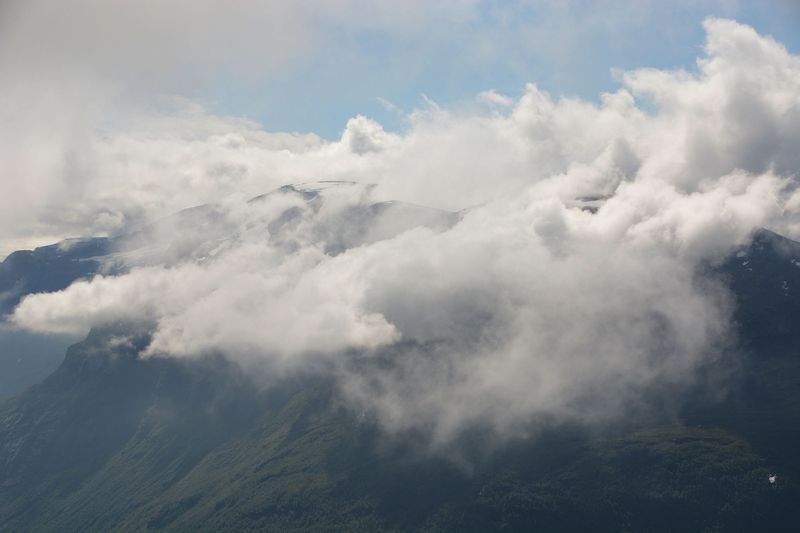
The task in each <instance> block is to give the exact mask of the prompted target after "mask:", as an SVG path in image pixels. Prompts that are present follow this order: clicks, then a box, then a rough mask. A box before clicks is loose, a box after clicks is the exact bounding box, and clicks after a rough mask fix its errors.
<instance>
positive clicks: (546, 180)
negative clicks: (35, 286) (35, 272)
mask: <svg viewBox="0 0 800 533" xmlns="http://www.w3.org/2000/svg"><path fill="white" fill-rule="evenodd" d="M663 4H664V3H658V2H611V1H610V2H600V3H595V2H591V3H589V2H567V1H564V2H509V3H503V4H499V7H498V6H494V5H492V4H489V3H483V2H466V1H450V2H437V3H435V5H434V7H431V6H430V3H422V2H420V3H415V2H408V1H405V2H385V3H366V2H360V1H355V0H341V1H337V2H332V1H328V2H320V3H311V2H296V3H295V2H293V3H287V2H279V1H276V2H270V1H264V2H259V3H253V2H247V1H244V0H241V1H236V0H234V1H230V2H226V3H225V4H224V6H223V4H221V3H214V2H203V1H199V2H198V1H192V2H190V1H188V0H174V1H172V2H155V1H140V2H114V3H111V2H105V1H100V0H79V1H76V2H72V3H69V4H66V3H62V2H45V1H36V0H33V1H27V2H6V3H4V4H3V7H2V9H3V11H4V12H3V16H2V17H0V118H2V120H0V166H1V167H2V172H3V175H2V181H0V251H4V252H5V253H8V252H10V251H11V250H14V249H17V248H23V247H31V246H35V245H37V244H44V243H49V242H56V241H58V240H60V239H62V238H65V237H75V236H86V235H111V236H114V235H133V236H134V237H135V238H133V237H128V238H122V239H121V240H120V241H119V242H118V246H119V248H118V249H117V250H116V254H115V255H114V256H113V257H111V258H109V259H108V261H110V263H109V264H108V267H109V268H108V269H106V270H103V271H102V272H101V274H100V275H98V276H96V277H94V278H92V279H87V280H79V281H76V282H75V283H74V284H72V285H71V286H70V287H68V288H66V289H64V290H62V291H57V292H54V293H42V294H34V295H30V296H28V297H26V298H24V299H23V300H22V301H21V303H20V304H19V306H18V307H17V308H16V309H15V310H14V312H13V313H12V314H11V316H10V317H9V321H10V323H11V324H12V325H13V326H14V327H17V328H20V329H24V330H27V331H30V332H35V333H41V334H52V333H64V334H71V335H78V336H80V335H84V334H86V332H88V331H89V329H90V328H92V327H97V326H102V325H104V324H107V323H109V322H119V321H121V322H130V323H135V324H145V325H147V327H148V328H150V333H151V335H152V341H151V343H150V345H149V346H148V348H147V349H146V350H145V352H144V353H143V354H142V357H184V358H194V357H202V356H204V355H208V354H222V355H224V356H225V357H229V358H230V359H231V360H233V361H235V362H237V363H240V364H241V365H243V366H245V367H247V368H248V369H251V370H253V372H252V373H251V374H252V375H253V376H254V377H255V376H258V379H264V380H265V383H266V384H268V383H269V382H272V381H274V380H275V379H283V378H285V377H287V376H297V375H306V374H309V373H311V374H320V373H321V374H324V375H326V376H330V377H331V378H332V379H333V380H334V381H335V383H336V384H337V385H338V389H339V391H340V392H341V395H342V398H343V399H344V400H345V404H346V405H349V406H351V407H352V408H353V409H355V410H356V411H357V412H360V411H364V410H366V411H368V412H370V413H372V414H373V415H374V416H375V417H376V419H377V420H378V422H379V423H380V424H381V426H382V427H384V428H385V429H386V431H387V432H390V433H391V432H404V431H422V433H423V434H425V435H427V436H428V438H429V440H430V442H431V445H432V446H433V447H438V446H442V445H446V444H447V443H448V442H451V441H453V440H454V439H457V438H458V436H459V435H461V434H463V432H464V431H467V430H469V429H471V428H474V427H475V426H481V427H486V428H489V429H490V430H491V431H493V432H494V434H496V435H497V436H498V438H499V439H503V438H510V437H513V436H514V435H516V434H518V433H519V432H520V431H525V430H527V429H529V428H530V427H531V424H533V423H535V421H537V420H553V419H563V420H569V421H578V422H588V423H591V422H597V421H606V420H609V419H615V418H618V417H620V416H625V415H626V414H627V413H629V410H630V409H631V406H637V407H640V406H641V405H642V400H643V398H644V397H645V396H646V393H647V391H652V390H661V391H668V392H669V394H670V395H671V397H675V398H679V397H680V394H679V392H680V391H681V390H685V388H686V387H689V386H690V385H691V384H692V383H693V382H694V381H695V380H696V379H697V378H698V375H699V374H700V373H701V372H700V369H702V368H705V367H707V366H708V365H709V364H710V363H715V362H717V361H720V360H723V359H724V358H725V357H731V356H732V355H735V353H736V350H735V349H734V350H732V349H729V348H730V346H729V342H730V339H732V338H735V335H733V334H732V328H734V327H735V325H734V324H733V323H732V322H731V316H732V312H733V309H734V307H733V306H734V303H733V300H732V296H731V295H730V294H729V293H728V291H727V289H726V288H725V287H724V285H723V284H722V283H721V282H720V280H718V279H715V278H714V277H713V276H712V275H711V272H712V271H710V270H709V269H708V268H707V267H708V265H712V266H713V265H716V264H718V263H719V262H720V261H722V260H723V259H724V258H726V257H728V256H730V255H731V254H733V253H735V252H736V251H737V250H739V249H740V247H742V246H746V245H747V243H748V242H749V240H750V239H751V237H752V235H753V234H754V232H755V231H757V230H758V229H759V228H764V227H765V228H769V229H772V230H774V231H777V232H779V233H781V234H783V235H786V236H789V237H791V238H795V239H798V238H800V188H798V181H797V178H798V169H800V56H798V48H797V39H798V37H797V33H798V32H796V31H792V30H793V28H796V27H797V24H796V22H797V17H798V8H797V7H795V4H794V3H792V2H769V3H763V4H759V3H756V2H752V3H746V4H744V3H741V4H740V3H737V2H730V1H729V2H721V3H715V2H693V3H680V2H676V3H670V7H669V8H666V7H664V5H663ZM767 6H768V7H767ZM331 181H339V182H341V183H339V184H338V185H336V184H331V183H330V182H331ZM320 182H324V183H320ZM287 184H295V185H296V187H295V188H294V189H285V188H284V189H279V188H280V187H282V186H284V185H287ZM270 191H273V192H272V193H271V194H267V195H266V196H261V197H260V200H257V201H250V200H251V199H252V198H254V197H256V196H259V195H263V194H264V193H270ZM302 191H306V194H303V192H302ZM313 191H316V192H313ZM311 192H313V194H312V196H313V195H314V194H315V195H316V196H314V198H315V199H314V200H309V196H308V194H311ZM589 197H592V198H595V199H598V198H602V199H603V200H602V201H600V200H594V201H595V202H599V203H597V204H595V205H594V207H595V208H596V210H595V212H592V211H590V210H586V209H582V207H586V205H584V204H582V202H584V201H585V199H586V198H589ZM387 202H388V203H387ZM198 205H206V208H205V209H204V210H200V211H192V212H189V213H188V214H187V213H185V212H184V213H183V214H180V215H177V216H175V214H176V213H178V212H180V211H181V210H182V209H185V208H188V207H193V206H198ZM142 228H144V230H143V229H142ZM133 230H141V231H138V232H135V233H130V232H132V231H133ZM63 246H69V243H65V244H63ZM113 342H115V343H120V342H126V340H125V339H124V338H119V339H114V341H113ZM110 349H111V348H110Z"/></svg>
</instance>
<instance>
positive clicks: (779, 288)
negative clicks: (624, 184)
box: [0, 232, 800, 531]
mask: <svg viewBox="0 0 800 533" xmlns="http://www.w3.org/2000/svg"><path fill="white" fill-rule="evenodd" d="M798 250H800V245H798V244H797V243H793V242H791V241H788V240H786V239H783V238H782V237H779V236H777V235H774V234H770V233H767V232H762V233H759V234H758V235H757V236H756V238H755V239H754V241H753V244H752V245H751V246H750V247H747V248H745V249H743V250H741V251H739V252H738V253H737V254H735V255H734V256H732V257H731V258H730V259H729V260H728V261H727V262H726V263H725V264H724V265H722V266H721V267H719V271H720V272H721V273H722V275H723V276H724V277H725V278H724V279H726V280H727V281H728V283H729V284H730V287H731V288H732V290H733V291H734V294H735V295H736V297H737V300H738V304H739V307H738V309H739V311H738V312H737V321H738V323H739V334H740V336H741V338H742V341H743V343H744V345H745V346H746V347H747V349H746V350H745V352H744V353H743V354H742V355H741V357H740V361H741V368H740V369H739V371H737V372H736V373H734V375H732V376H731V377H730V392H729V394H727V395H726V396H725V398H724V399H722V400H719V401H718V400H714V399H708V398H707V397H706V395H705V394H703V391H702V390H698V391H697V394H696V397H694V396H690V397H687V398H686V401H685V402H683V403H682V405H683V408H682V414H681V415H680V416H678V417H677V418H674V417H652V418H649V419H647V420H630V421H627V422H625V423H621V424H617V425H615V426H614V427H612V428H606V429H604V430H603V431H597V430H586V429H585V428H579V427H575V426H568V425H563V424H560V425H551V426H547V427H544V428H543V429H542V428H540V431H539V432H537V433H536V435H535V436H533V437H531V438H526V439H517V440H514V441H512V442H510V443H507V444H504V445H501V446H494V447H490V448H487V447H486V446H484V443H485V441H484V440H483V436H482V435H481V434H480V433H475V434H472V435H469V436H465V437H464V438H463V439H462V440H461V441H460V442H458V443H456V444H454V445H452V446H451V447H450V448H447V449H444V450H436V451H434V452H430V451H429V450H426V449H425V448H424V447H423V446H422V443H421V441H420V440H419V439H417V438H416V437H415V436H414V435H410V434H409V435H400V436H395V437H387V436H385V435H383V434H382V433H381V431H380V430H379V429H378V428H377V426H376V425H375V423H374V421H372V420H370V419H368V418H367V419H364V418H363V417H361V416H359V415H358V413H353V412H351V411H349V410H347V409H346V408H344V406H343V405H342V403H341V402H340V401H339V399H338V394H337V391H336V389H335V387H334V386H333V384H332V383H330V382H327V381H325V380H322V379H316V378H310V377H309V378H297V379H295V380H290V381H285V382H282V384H281V385H280V386H278V387H270V388H267V389H262V388H259V387H257V386H256V385H255V384H254V383H253V382H252V381H251V380H249V379H247V377H246V376H245V375H243V374H242V372H241V370H239V369H238V368H237V367H235V366H233V365H231V364H229V363H226V362H225V361H224V360H223V359H221V358H220V359H218V358H207V359H204V360H202V361H196V360H191V361H182V360H174V359H160V358H147V359H142V358H140V357H138V355H137V354H138V351H139V350H140V349H141V348H142V347H143V346H145V345H146V343H147V334H146V333H135V332H136V331H137V329H136V328H133V326H131V325H124V326H123V325H117V326H115V327H113V328H106V329H100V330H95V331H93V332H92V333H91V334H90V335H89V337H88V338H87V339H86V340H84V341H82V342H81V343H78V344H76V345H74V346H72V347H71V348H70V349H69V351H68V353H67V356H66V358H65V360H64V362H63V363H62V364H61V366H60V367H59V368H58V370H57V371H56V372H55V373H54V374H53V375H51V376H50V377H49V378H48V379H47V380H45V381H44V382H43V383H42V384H41V385H38V386H36V387H33V388H32V389H30V390H29V391H27V392H26V393H25V394H23V395H21V396H19V397H17V398H14V399H12V400H9V401H6V402H5V403H4V404H2V407H0V530H3V531H34V530H45V531H64V530H93V531H110V530H119V531H130V530H144V529H168V530H183V531H199V530H204V531H221V530H231V531H233V530H236V531H247V530H267V531H292V530H295V531H310V530H320V531H323V530H324V531H330V530H353V531H358V530H361V531H376V530H385V531H406V530H415V531H465V530H474V531H485V530H507V531H518V530H531V529H543V530H553V529H559V530H575V531H578V530H586V529H592V530H597V531H623V530H628V531H675V530H681V531H686V530H694V531H701V530H702V531H717V530H723V531H740V530H741V531H745V530H754V529H758V530H787V531H788V530H793V529H794V527H793V523H794V518H793V516H794V515H793V510H792V508H793V507H792V506H793V502H796V501H797V497H798V496H800V493H798V485H797V480H798V479H800V461H798V459H797V457H796V453H795V450H796V449H797V447H798V446H799V445H800V432H799V431H798V430H797V428H798V427H800V405H798V402H799V401H800V360H798V359H797V348H796V347H797V346H798V344H797V342H798V339H797V333H796V331H795V330H794V329H793V328H791V327H790V325H791V323H792V322H793V320H794V319H795V317H797V316H798V315H797V314H796V313H797V310H798V309H800V292H795V291H794V288H795V287H797V288H798V289H800V277H798V276H799V274H798V273H800V268H798V267H797V266H796V261H797V260H798V259H800V253H799V252H798ZM787 287H788V288H787ZM767 327H772V328H773V329H770V330H769V331H767V332H765V329H764V328H767ZM123 336H124V338H127V339H128V342H124V343H120V342H115V343H114V344H115V346H116V347H115V348H114V349H113V350H110V349H109V348H108V346H109V342H108V341H109V339H119V338H122V337H123ZM487 450H491V451H488V452H487ZM770 473H777V474H778V481H777V483H776V484H774V485H770V483H769V482H768V480H767V477H768V474H770Z"/></svg>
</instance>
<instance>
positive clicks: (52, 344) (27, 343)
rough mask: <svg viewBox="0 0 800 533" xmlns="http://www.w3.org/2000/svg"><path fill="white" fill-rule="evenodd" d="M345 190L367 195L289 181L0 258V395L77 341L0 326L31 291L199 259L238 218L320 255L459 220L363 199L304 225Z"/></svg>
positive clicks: (259, 234) (233, 235) (232, 236)
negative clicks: (235, 203)
mask: <svg viewBox="0 0 800 533" xmlns="http://www.w3.org/2000/svg"><path fill="white" fill-rule="evenodd" d="M348 188H357V189H359V190H360V189H365V190H364V191H363V192H364V193H366V192H367V190H366V189H368V187H366V188H365V187H364V186H361V185H358V184H355V183H350V182H319V183H310V184H304V185H286V186H284V187H281V188H279V189H277V190H275V191H271V192H269V193H267V194H262V195H260V196H256V197H254V198H252V199H250V200H249V201H248V202H246V205H245V206H239V207H238V210H226V209H225V208H223V207H221V206H216V205H201V206H196V207H192V208H189V209H184V210H182V211H180V212H178V213H176V214H174V215H172V216H170V217H166V218H164V219H161V220H159V221H157V222H155V223H152V224H149V225H146V226H143V227H140V228H136V229H134V230H131V231H128V232H124V233H120V234H118V235H114V236H112V237H97V238H87V239H67V240H65V241H62V242H59V243H56V244H52V245H49V246H42V247H39V248H36V249H34V250H21V251H17V252H14V253H12V254H11V255H9V256H8V257H6V259H5V260H4V261H2V262H0V400H2V399H4V398H8V397H10V396H12V395H14V394H17V393H19V392H21V391H23V390H25V388H27V387H29V386H30V385H33V384H34V383H38V382H40V381H41V380H42V379H44V378H45V377H47V375H48V374H49V373H50V372H52V371H53V370H55V369H56V367H57V366H58V364H59V363H60V361H61V360H62V358H63V353H64V350H66V348H67V347H68V346H69V345H70V344H72V343H74V342H77V341H78V340H79V339H77V338H75V337H74V336H71V335H50V336H46V337H43V336H40V335H30V334H26V333H25V332H21V331H14V330H12V329H10V328H8V327H4V322H5V319H6V317H7V316H8V315H10V314H11V313H12V312H13V310H14V308H15V307H16V306H17V305H18V304H19V302H20V301H21V300H22V299H23V298H24V297H25V296H27V295H29V294H36V293H42V292H54V291H59V290H62V289H65V288H67V287H68V286H69V285H71V284H72V283H73V282H75V281H78V280H86V279H91V278H92V277H94V276H95V275H117V274H121V273H124V272H126V271H128V270H130V269H131V268H136V267H141V266H147V265H153V264H159V265H164V264H172V263H177V262H180V261H182V260H186V259H187V258H192V259H196V260H203V259H204V258H205V257H207V255H208V254H209V253H210V252H211V251H213V250H214V248H215V247H217V246H221V245H222V246H224V245H225V244H226V243H230V242H235V241H236V240H237V239H241V238H243V237H246V236H243V235H242V234H241V233H242V227H243V225H242V221H241V218H244V219H245V221H246V223H245V224H244V227H245V228H246V231H247V232H249V233H252V234H255V238H266V239H268V240H270V241H271V242H272V243H273V244H276V245H280V246H284V247H287V248H291V247H292V246H294V243H293V239H294V238H295V233H296V232H297V226H298V225H300V226H301V227H303V229H304V230H307V231H308V232H309V233H310V235H309V236H305V235H304V237H306V238H310V239H314V240H317V241H320V242H322V243H324V247H325V252H326V253H328V254H331V255H335V254H337V253H341V252H342V251H344V250H346V249H347V248H351V247H354V246H358V245H360V244H365V243H371V242H375V241H378V240H381V239H385V238H388V237H391V236H394V235H397V234H398V233H401V232H403V231H405V230H408V229H411V228H414V227H418V226H426V227H430V228H434V229H437V228H438V229H444V228H446V227H449V226H450V225H452V224H453V223H455V221H456V220H457V218H458V215H457V214H456V213H451V212H447V211H442V210H439V209H433V208H428V207H424V206H419V205H415V204H409V203H404V202H388V201H383V202H378V201H375V202H370V201H367V202H363V203H356V204H354V205H351V206H348V207H346V208H344V209H340V210H338V211H337V212H336V214H335V216H333V217H328V218H325V220H324V223H319V222H317V223H312V224H311V225H310V227H308V228H306V227H304V226H305V225H308V220H309V219H310V220H312V221H313V220H314V217H315V216H316V215H317V214H318V213H319V212H320V210H321V208H322V206H323V204H324V202H325V201H326V198H325V197H324V195H325V194H326V193H330V191H337V190H340V189H348ZM278 197H280V198H278ZM276 198H278V200H279V201H283V202H284V203H285V202H287V201H288V202H294V203H293V205H292V206H291V207H288V208H285V209H283V208H280V209H279V210H278V212H277V213H275V212H274V211H273V210H272V209H269V207H271V206H269V205H266V204H269V202H270V201H271V200H275V199H276ZM301 222H304V223H305V224H300V223H301Z"/></svg>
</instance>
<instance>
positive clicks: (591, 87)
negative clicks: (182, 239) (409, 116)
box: [193, 1, 800, 138]
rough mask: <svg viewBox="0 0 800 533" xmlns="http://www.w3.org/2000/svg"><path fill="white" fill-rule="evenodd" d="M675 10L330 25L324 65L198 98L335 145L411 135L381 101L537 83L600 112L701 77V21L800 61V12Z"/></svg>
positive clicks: (496, 13)
mask: <svg viewBox="0 0 800 533" xmlns="http://www.w3.org/2000/svg"><path fill="white" fill-rule="evenodd" d="M666 4H669V5H668V6H667V7H665V6H663V5H662V6H659V5H657V3H651V2H633V3H624V2H622V3H620V2H599V3H598V2H582V1H579V2H550V3H538V2H533V3H528V2H501V3H493V2H479V3H478V5H477V6H476V7H475V8H474V9H473V10H472V11H471V12H470V17H469V18H467V19H466V20H464V18H459V20H456V21H451V20H448V15H447V13H446V10H442V12H438V13H436V14H434V15H432V16H431V18H432V20H431V21H429V26H428V27H426V31H422V30H421V31H419V32H416V31H413V30H412V31H407V30H405V31H393V29H392V28H391V27H390V28H388V29H387V27H386V26H385V25H383V26H378V27H374V26H370V25H366V24H365V25H355V26H351V25H348V24H347V23H341V21H338V22H336V23H331V22H330V21H326V22H323V23H321V27H320V28H318V31H320V32H322V33H323V34H324V38H323V39H322V42H323V45H322V47H321V49H318V50H316V51H315V52H314V53H312V54H309V55H306V56H303V57H300V58H297V59H294V60H292V61H291V62H290V63H289V64H287V65H285V66H283V67H281V68H279V69H277V70H275V71H272V72H271V73H270V75H269V76H265V77H259V76H258V75H257V74H256V75H254V76H252V77H248V78H247V79H243V78H242V77H240V76H237V75H231V76H225V77H222V78H216V79H215V80H214V81H213V82H212V83H210V84H208V85H201V86H199V87H198V88H195V89H194V92H193V96H195V97H198V98H200V99H202V100H204V101H206V102H209V103H210V105H211V107H212V109H214V110H215V111H217V112H219V113H224V114H231V115H237V116H238V115H242V116H246V117H248V118H251V119H254V120H256V121H258V122H260V123H262V124H263V125H264V127H265V128H266V129H267V130H270V131H278V130H280V131H302V132H305V131H312V132H315V133H318V134H320V135H321V136H323V137H326V138H336V137H338V136H339V135H340V133H341V131H342V129H343V128H344V125H345V123H346V121H347V119H348V118H350V117H352V116H355V115H356V114H365V115H367V116H370V117H372V118H375V119H376V120H378V121H380V122H381V123H382V124H383V125H384V127H386V128H387V129H389V130H402V129H403V127H404V122H403V119H402V114H401V113H398V112H394V111H392V110H389V109H387V108H386V106H385V105H382V104H381V103H380V102H379V101H378V98H383V99H385V100H387V101H389V102H391V103H393V104H394V105H396V106H397V107H398V108H400V109H401V110H403V111H406V112H408V111H410V110H412V109H413V108H415V107H420V106H422V105H424V103H423V95H425V96H427V97H428V98H430V99H431V100H433V101H435V102H437V103H439V104H442V105H447V106H452V107H459V106H469V105H473V102H474V97H475V96H476V95H477V94H478V93H479V92H481V91H484V90H488V89H494V90H496V91H498V92H500V93H503V94H508V95H510V96H517V95H519V94H521V93H522V92H523V90H524V85H525V83H527V82H534V83H536V84H537V85H538V86H539V87H541V88H543V89H545V90H547V91H548V92H550V93H551V94H554V95H568V96H580V97H582V98H585V99H589V100H596V99H597V98H598V97H599V95H600V94H602V93H603V92H607V91H613V90H615V89H616V88H617V87H618V85H619V84H618V82H617V81H616V80H615V78H614V75H613V71H614V69H623V70H626V69H633V68H640V67H655V68H687V69H690V70H691V69H693V68H694V66H695V60H696V58H697V57H698V56H700V55H702V45H703V41H704V33H703V28H702V21H703V19H704V18H706V17H709V16H714V17H729V18H734V19H736V20H738V21H739V22H743V23H746V24H749V25H751V26H753V27H754V28H755V29H756V30H757V31H758V32H759V33H760V34H765V35H771V36H773V37H775V38H776V39H777V40H778V41H780V42H782V43H783V44H784V45H785V46H786V47H787V48H788V49H789V50H790V51H792V52H794V53H797V52H798V50H800V31H799V30H800V4H796V3H795V2H792V1H784V2H780V1H778V2H766V1H763V2H762V1H752V2H730V1H728V2H669V3H666ZM423 16H424V15H423ZM416 20H418V19H416ZM431 26H433V27H434V31H433V32H430V31H427V29H428V28H430V27H431ZM487 42H488V43H490V46H491V49H488V50H487V49H486V47H487V45H486V43H487Z"/></svg>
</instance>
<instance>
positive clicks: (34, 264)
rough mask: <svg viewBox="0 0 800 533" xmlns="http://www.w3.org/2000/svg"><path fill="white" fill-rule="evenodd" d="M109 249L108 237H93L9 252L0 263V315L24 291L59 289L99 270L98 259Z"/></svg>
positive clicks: (24, 292)
mask: <svg viewBox="0 0 800 533" xmlns="http://www.w3.org/2000/svg"><path fill="white" fill-rule="evenodd" d="M110 252H111V250H110V241H109V239H106V238H96V239H85V240H76V241H64V242H62V243H59V244H53V245H50V246H42V247H40V248H36V249H35V250H23V251H19V252H14V253H12V254H11V255H9V256H8V257H6V258H5V260H4V261H3V262H2V263H0V316H2V315H6V314H8V313H10V312H11V311H13V309H14V307H16V305H17V304H18V303H19V301H20V300H21V299H22V298H23V297H24V296H25V295H27V294H33V293H37V292H53V291H59V290H62V289H65V288H67V287H68V286H69V285H70V284H72V283H73V282H74V281H75V280H78V279H82V278H90V277H92V276H93V275H95V274H97V273H98V272H99V270H100V266H101V262H100V261H99V260H98V258H100V257H102V256H105V255H108V254H109V253H110Z"/></svg>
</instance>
